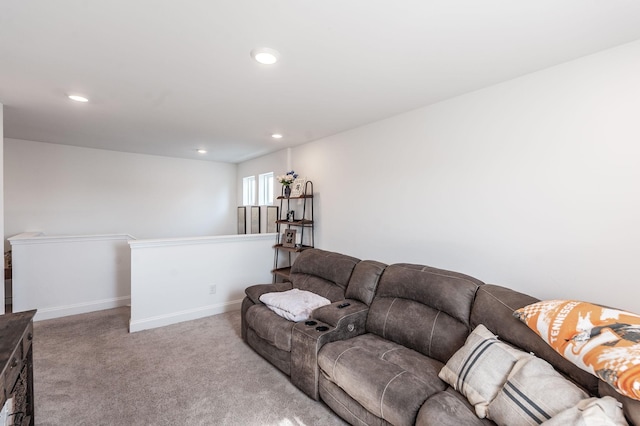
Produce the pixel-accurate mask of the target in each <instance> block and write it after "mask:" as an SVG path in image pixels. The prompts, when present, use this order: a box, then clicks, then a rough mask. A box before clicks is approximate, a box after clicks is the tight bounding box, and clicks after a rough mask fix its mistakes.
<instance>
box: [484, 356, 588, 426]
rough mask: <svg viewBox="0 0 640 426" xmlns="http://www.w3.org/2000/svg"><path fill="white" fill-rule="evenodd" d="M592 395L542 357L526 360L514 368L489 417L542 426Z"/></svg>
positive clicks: (505, 423)
mask: <svg viewBox="0 0 640 426" xmlns="http://www.w3.org/2000/svg"><path fill="white" fill-rule="evenodd" d="M585 398H588V395H587V394H586V393H585V392H584V391H582V390H581V389H580V388H579V387H577V386H576V385H574V384H573V383H571V382H570V381H569V380H567V379H565V378H564V377H562V376H561V375H560V373H558V372H557V371H556V370H554V369H553V367H552V366H551V364H549V363H548V362H546V361H545V360H543V359H541V358H536V357H531V358H528V359H522V360H520V361H518V363H517V364H516V365H515V367H514V368H513V370H512V372H511V374H509V378H508V380H507V382H506V383H505V385H504V387H503V388H502V390H501V391H500V393H498V396H496V398H495V399H494V400H493V401H492V402H491V404H489V408H488V412H487V417H488V418H490V419H491V420H493V421H494V422H496V423H497V424H498V425H501V426H502V425H539V424H541V423H542V422H545V421H547V420H549V419H551V418H552V417H553V416H555V415H556V414H558V413H560V412H561V411H564V410H566V409H568V408H571V407H573V406H574V405H576V404H577V403H578V402H580V401H581V400H582V399H585Z"/></svg>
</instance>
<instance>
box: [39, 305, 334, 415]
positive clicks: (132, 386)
mask: <svg viewBox="0 0 640 426" xmlns="http://www.w3.org/2000/svg"><path fill="white" fill-rule="evenodd" d="M128 321H129V308H117V309H110V310H106V311H100V312H92V313H89V314H83V315H75V316H71V317H65V318H58V319H53V320H46V321H39V322H36V323H35V324H34V335H35V336H34V343H33V347H34V388H35V401H36V402H35V410H36V413H35V419H36V424H37V425H55V426H60V425H278V426H301V425H308V426H310V425H344V424H345V423H344V422H342V421H341V420H340V418H338V417H337V416H336V415H335V414H333V413H332V412H331V410H330V409H328V408H327V407H326V406H325V405H324V404H323V403H322V402H318V401H314V400H312V399H311V398H309V397H307V396H306V395H305V394H303V393H302V392H301V391H299V390H298V389H297V388H296V387H295V386H293V385H292V384H291V383H290V381H289V378H288V377H287V376H285V375H284V374H282V373H280V372H279V371H278V370H277V369H276V368H275V367H273V366H272V365H271V364H269V363H268V362H267V361H265V360H264V359H263V358H262V357H260V356H259V355H257V354H256V353H255V352H254V351H253V350H252V349H251V348H250V347H248V346H247V345H246V344H245V343H244V342H243V341H242V339H241V337H240V313H239V312H230V313H226V314H221V315H215V316H212V317H208V318H203V319H199V320H195V321H189V322H184V323H181V324H175V325H171V326H168V327H162V328H157V329H153V330H147V331H141V332H137V333H133V334H129V332H128V328H127V327H128Z"/></svg>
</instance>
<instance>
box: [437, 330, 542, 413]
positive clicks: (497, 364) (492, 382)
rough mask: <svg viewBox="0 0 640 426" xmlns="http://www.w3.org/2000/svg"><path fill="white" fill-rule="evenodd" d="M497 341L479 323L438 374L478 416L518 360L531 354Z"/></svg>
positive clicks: (484, 409)
mask: <svg viewBox="0 0 640 426" xmlns="http://www.w3.org/2000/svg"><path fill="white" fill-rule="evenodd" d="M531 356H532V355H529V354H528V353H526V352H523V351H520V350H518V349H515V348H513V347H511V346H509V345H507V344H506V343H504V342H501V341H499V340H498V338H497V336H495V335H494V334H493V333H491V332H490V331H489V330H487V328H486V327H485V326H484V325H482V324H480V325H478V326H477V327H476V328H475V330H473V332H471V334H470V335H469V336H468V337H467V340H466V342H465V344H464V346H463V347H461V348H460V349H459V350H458V351H457V352H456V353H455V354H453V356H452V357H451V358H450V359H449V361H447V364H446V365H445V366H444V367H443V368H442V370H440V374H439V377H440V378H441V379H442V380H444V381H445V382H447V383H448V384H449V385H451V386H452V387H453V388H454V389H455V390H457V391H458V392H460V393H461V394H463V395H464V396H466V397H467V400H468V401H469V403H470V404H471V405H473V406H474V407H475V410H476V414H477V416H478V417H480V418H484V417H486V415H487V406H488V405H489V403H490V402H491V401H492V400H493V399H494V398H495V397H496V395H497V394H498V392H500V389H502V386H503V385H504V383H505V382H506V381H507V377H508V376H509V373H510V372H511V370H512V368H513V367H514V365H515V364H516V362H517V361H518V360H519V359H522V358H525V357H531Z"/></svg>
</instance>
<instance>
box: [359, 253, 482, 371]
mask: <svg viewBox="0 0 640 426" xmlns="http://www.w3.org/2000/svg"><path fill="white" fill-rule="evenodd" d="M482 285H483V283H482V281H479V280H477V279H475V278H473V277H470V276H468V275H464V274H460V273H458V272H452V271H446V270H443V269H436V268H431V267H429V266H424V265H412V264H406V263H400V264H394V265H389V266H387V268H386V269H385V271H384V273H383V274H382V278H381V279H380V283H379V284H378V290H377V292H376V295H375V298H374V299H373V302H372V303H371V307H370V309H369V315H368V317H367V325H366V330H367V332H369V333H375V334H377V335H379V336H381V337H383V338H385V339H387V340H391V341H394V342H396V343H398V344H401V345H403V346H406V347H408V348H411V349H414V350H416V351H418V352H421V353H423V354H424V355H427V356H429V357H431V358H434V359H437V360H439V361H441V362H446V361H447V360H448V359H449V358H450V357H451V355H453V354H454V353H455V351H457V350H458V349H459V348H460V347H462V345H463V344H464V342H465V340H466V338H467V336H468V334H469V332H470V325H469V324H470V323H469V317H470V315H471V307H472V305H473V299H474V297H475V294H476V291H477V290H478V287H480V286H482Z"/></svg>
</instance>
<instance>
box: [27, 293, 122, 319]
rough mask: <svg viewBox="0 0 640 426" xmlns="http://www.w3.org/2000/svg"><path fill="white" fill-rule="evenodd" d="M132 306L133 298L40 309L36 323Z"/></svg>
mask: <svg viewBox="0 0 640 426" xmlns="http://www.w3.org/2000/svg"><path fill="white" fill-rule="evenodd" d="M130 304H131V296H122V297H115V298H112V299H103V300H92V301H90V302H83V303H76V304H73V305H66V306H54V307H52V308H39V309H38V312H37V313H36V316H35V317H33V320H34V321H42V320H48V319H53V318H60V317H66V316H69V315H78V314H86V313H87V312H94V311H102V310H104V309H113V308H119V307H120V306H127V305H130Z"/></svg>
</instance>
